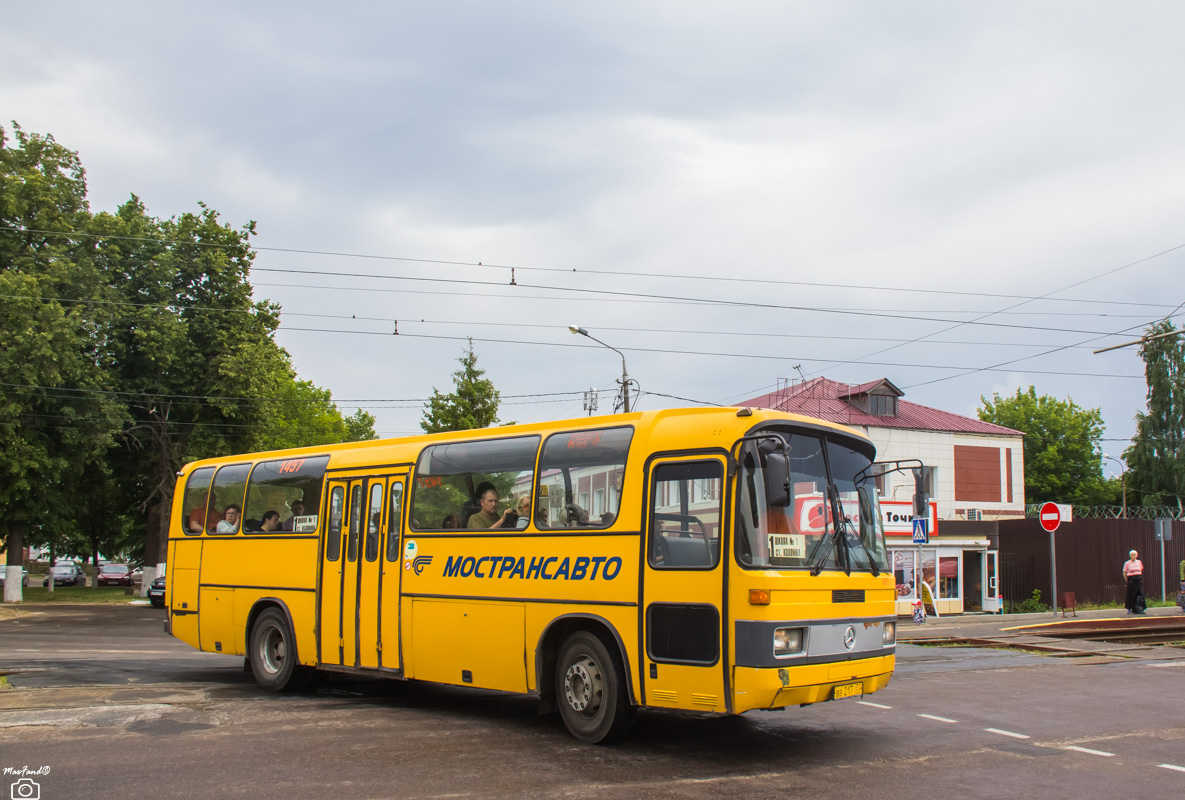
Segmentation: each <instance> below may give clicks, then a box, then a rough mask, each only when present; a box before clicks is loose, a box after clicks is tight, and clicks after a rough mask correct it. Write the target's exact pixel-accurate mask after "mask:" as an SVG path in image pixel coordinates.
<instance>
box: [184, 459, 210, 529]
mask: <svg viewBox="0 0 1185 800" xmlns="http://www.w3.org/2000/svg"><path fill="white" fill-rule="evenodd" d="M212 477H214V468H213V467H202V468H201V469H195V470H194V471H193V472H191V473H190V474H189V478H188V479H187V480H186V481H185V494H184V495H183V500H182V502H181V530H183V531H184V532H185V535H186V536H198V535H200V534H201V532H202V529H203V528H205V527H206V506H207V505H208V504H209V501H210V478H212Z"/></svg>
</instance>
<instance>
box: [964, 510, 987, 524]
mask: <svg viewBox="0 0 1185 800" xmlns="http://www.w3.org/2000/svg"><path fill="white" fill-rule="evenodd" d="M982 519H983V512H982V511H980V510H979V509H978V508H969V509H967V521H968V522H979V521H980V520H982Z"/></svg>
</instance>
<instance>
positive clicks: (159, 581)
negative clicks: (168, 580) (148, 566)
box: [148, 575, 165, 608]
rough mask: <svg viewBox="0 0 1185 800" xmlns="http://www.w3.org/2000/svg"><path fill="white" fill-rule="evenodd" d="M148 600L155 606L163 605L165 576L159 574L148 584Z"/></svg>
mask: <svg viewBox="0 0 1185 800" xmlns="http://www.w3.org/2000/svg"><path fill="white" fill-rule="evenodd" d="M148 602H150V603H152V604H153V605H154V606H156V607H157V608H164V607H165V576H164V575H161V576H160V577H159V578H156V579H155V580H153V581H152V583H150V584H149V585H148Z"/></svg>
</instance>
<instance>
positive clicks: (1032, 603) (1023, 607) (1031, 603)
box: [1008, 589, 1049, 614]
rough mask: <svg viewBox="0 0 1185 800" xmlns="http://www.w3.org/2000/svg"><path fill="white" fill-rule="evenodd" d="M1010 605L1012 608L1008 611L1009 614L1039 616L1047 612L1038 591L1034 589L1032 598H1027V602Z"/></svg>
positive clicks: (1047, 608) (1047, 607)
mask: <svg viewBox="0 0 1185 800" xmlns="http://www.w3.org/2000/svg"><path fill="white" fill-rule="evenodd" d="M1011 605H1012V608H1010V609H1009V611H1008V613H1010V614H1040V613H1042V612H1045V611H1048V610H1049V606H1047V605H1045V604H1044V603H1042V602H1041V590H1040V589H1034V590H1033V595H1032V597H1029V598H1028V599H1027V600H1022V601H1020V602H1019V603H1013V604H1011Z"/></svg>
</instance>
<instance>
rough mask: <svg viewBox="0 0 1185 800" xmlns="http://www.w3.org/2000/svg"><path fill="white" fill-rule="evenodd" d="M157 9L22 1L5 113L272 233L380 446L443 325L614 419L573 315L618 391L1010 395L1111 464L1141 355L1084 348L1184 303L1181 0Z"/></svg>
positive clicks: (410, 424) (299, 354) (285, 333)
mask: <svg viewBox="0 0 1185 800" xmlns="http://www.w3.org/2000/svg"><path fill="white" fill-rule="evenodd" d="M175 5H176V4H165V3H159V2H144V3H125V2H109V3H102V4H97V3H91V2H86V3H84V2H77V3H66V2H53V0H46V1H45V2H41V3H36V4H33V3H29V4H21V5H19V6H10V7H9V8H7V9H6V11H5V23H4V25H3V26H2V27H0V120H3V124H4V125H5V126H7V125H8V124H9V123H8V121H9V120H15V121H16V122H18V123H19V124H20V125H22V126H23V127H24V128H25V129H26V130H30V131H37V132H44V133H52V134H53V135H54V136H55V137H56V138H57V139H58V140H59V141H60V142H62V143H63V144H65V145H67V146H68V147H70V148H72V149H76V150H77V151H79V153H80V155H81V157H82V160H83V163H84V165H85V166H86V168H87V170H88V178H89V183H90V197H91V205H92V208H93V209H95V210H111V209H114V208H115V207H116V206H117V205H118V204H120V203H121V202H123V201H125V200H126V199H127V197H128V195H129V194H130V193H133V192H134V193H136V194H137V195H139V196H140V197H142V198H143V199H144V201H145V202H146V203H147V205H148V206H149V208H150V210H151V211H152V212H153V213H155V214H157V215H159V216H170V215H173V214H178V213H182V212H184V211H188V210H193V209H194V208H195V207H196V203H197V202H198V201H203V202H205V203H207V204H209V205H210V206H212V207H214V208H216V209H218V210H219V211H220V212H221V213H222V214H223V217H224V219H225V220H226V221H228V222H230V223H233V224H235V225H236V226H237V225H240V224H242V223H244V222H246V221H247V220H257V221H258V229H259V236H258V237H257V239H256V240H255V241H256V244H257V245H258V246H259V247H260V248H261V252H260V255H259V257H258V260H257V261H256V270H255V272H254V273H253V276H252V279H253V282H254V284H255V286H256V292H257V295H259V296H261V297H268V298H272V299H274V300H275V301H276V302H278V303H280V304H282V306H283V310H284V313H283V326H282V329H281V332H280V334H279V339H280V342H281V343H282V344H283V346H284V347H286V348H287V349H288V351H289V352H290V353H291V354H292V357H293V361H294V363H295V365H296V368H297V370H298V372H299V373H300V374H301V376H302V377H306V378H309V379H311V380H313V381H315V382H316V383H318V384H320V385H322V386H325V387H327V388H329V389H331V390H332V392H333V394H334V397H335V398H337V399H338V400H339V402H340V404H341V406H342V407H343V409H344V410H346V411H347V412H348V411H350V410H352V409H353V408H354V407H355V406H363V407H366V408H367V409H368V410H369V411H370V412H371V413H373V414H374V415H375V416H376V417H377V419H378V424H377V428H378V430H379V431H380V433H382V434H384V435H399V434H404V433H411V432H414V431H416V430H418V424H419V419H420V414H421V407H422V402H423V399H424V398H425V397H427V396H428V395H429V394H430V393H431V391H432V389H433V387H437V388H440V389H442V390H445V391H447V390H448V389H449V388H450V387H451V377H450V375H451V372H452V371H454V370H455V369H456V368H457V362H456V359H457V357H458V356H459V355H460V354H461V352H462V349H463V347H464V341H465V338H466V337H473V339H474V342H475V347H476V349H477V352H478V355H479V358H480V361H479V365H480V366H482V367H484V368H485V369H486V370H487V372H488V376H489V377H490V378H492V379H493V381H494V382H495V384H496V385H497V387H498V388H499V389H500V390H501V391H502V393H503V395H504V403H505V404H504V406H503V409H502V417H503V419H506V420H517V421H520V422H523V421H535V420H542V419H556V418H565V417H571V416H580V415H582V414H583V413H584V412H583V411H582V402H581V394H580V393H581V392H582V391H584V390H587V389H589V388H596V389H599V390H601V396H600V411H601V412H605V411H611V410H612V397H611V395H612V392H613V391H614V390H615V383H614V381H615V379H617V378H619V377H620V375H621V360H620V359H619V358H618V356H617V355H616V354H614V353H613V352H612V351H610V350H607V349H605V348H603V347H600V346H599V345H597V344H595V343H594V342H591V341H589V340H587V339H584V338H583V337H578V336H573V335H572V334H570V333H569V332H568V330H567V326H568V325H569V324H577V325H581V326H583V327H585V328H587V329H588V330H589V332H590V333H591V334H592V335H594V336H596V337H597V338H599V339H601V340H602V341H604V342H606V343H607V344H609V345H612V346H613V347H616V348H618V349H620V350H622V351H623V352H624V353H625V356H626V359H627V362H628V367H629V373H630V375H631V377H633V378H635V379H637V381H638V383H639V384H640V387H641V390H642V391H643V393H644V394H643V395H642V396H641V398H640V400H639V405H640V407H641V408H657V407H665V406H671V405H686V404H687V401H688V400H695V401H704V402H711V403H730V404H731V403H737V402H740V401H742V400H745V399H747V398H751V397H753V396H755V395H758V394H761V393H763V392H766V391H770V390H772V389H774V388H775V387H776V386H777V383H778V380H779V379H787V378H797V377H798V375H799V373H798V371H797V370H796V366H797V367H799V368H800V369H801V371H802V374H804V375H805V376H807V377H808V378H809V377H814V376H817V375H826V376H827V377H829V378H833V379H836V380H840V381H845V382H849V383H861V382H864V381H867V380H872V379H875V378H881V377H885V378H888V379H890V380H891V381H893V382H894V383H895V384H896V385H898V386H900V387H902V388H903V389H904V390H905V392H906V397H907V398H908V399H910V400H913V401H915V402H920V403H924V404H927V405H932V406H936V407H939V408H943V409H947V410H950V411H955V412H959V413H964V414H971V415H973V414H974V411H975V409H976V408H977V407H978V405H979V398H980V396H981V395H988V396H990V395H991V394H992V393H994V392H1002V393H1011V392H1013V391H1014V390H1015V389H1016V388H1017V387H1022V386H1023V387H1027V386H1028V385H1030V384H1033V385H1035V386H1036V387H1037V389H1038V391H1039V392H1041V393H1046V394H1052V395H1056V396H1058V397H1062V398H1064V397H1067V396H1069V397H1072V398H1073V399H1074V400H1075V401H1076V402H1077V403H1079V404H1081V405H1085V406H1088V407H1101V408H1102V411H1103V414H1104V418H1105V420H1106V422H1107V433H1106V434H1105V435H1106V437H1107V438H1108V440H1112V441H1107V442H1105V443H1104V449H1105V450H1108V451H1109V452H1112V454H1113V455H1118V453H1119V451H1121V450H1122V449H1123V447H1124V445H1125V441H1124V440H1126V439H1127V438H1129V437H1130V436H1131V434H1132V431H1133V423H1132V415H1133V414H1134V413H1135V412H1136V411H1139V410H1141V409H1142V408H1143V407H1144V399H1145V386H1144V381H1143V376H1142V362H1140V360H1139V358H1138V355H1137V353H1136V352H1135V349H1134V348H1132V349H1128V350H1123V351H1117V352H1114V353H1109V354H1104V355H1092V354H1091V350H1092V349H1097V348H1099V347H1102V346H1105V345H1107V344H1113V343H1118V342H1121V341H1126V340H1130V339H1131V338H1133V333H1135V334H1138V332H1139V331H1140V330H1141V329H1142V328H1143V326H1145V325H1147V324H1149V323H1150V322H1151V321H1153V320H1155V319H1157V318H1160V317H1163V316H1164V315H1166V314H1169V313H1171V312H1173V311H1174V309H1175V308H1176V307H1177V305H1178V304H1179V303H1182V302H1185V213H1183V212H1185V180H1182V176H1183V175H1185V103H1182V102H1181V98H1182V89H1183V87H1182V83H1183V79H1185V48H1182V47H1181V46H1180V32H1181V31H1182V30H1183V29H1185V6H1182V5H1180V4H1170V3H1163V2H1127V3H1111V2H1083V1H1082V0H1071V1H1067V2H1043V3H1033V2H993V3H956V2H949V1H948V0H942V1H938V0H935V2H892V3H875V2H864V3H843V2H826V3H823V2H814V3H793V2H777V3H774V2H764V3H754V2H733V3H729V4H723V3H700V2H689V1H682V2H673V1H672V2H639V1H637V0H635V2H629V3H596V4H587V3H586V4H576V3H554V2H518V3H514V2H502V3H465V2H424V3H406V2H393V3H387V4H382V7H381V8H378V7H377V6H379V4H373V6H375V7H372V5H371V4H363V5H355V4H352V3H348V2H339V3H335V4H330V5H326V4H322V3H315V4H313V3H293V2H285V3H263V2H260V3H251V4H237V3H217V2H208V3H202V4H189V5H188V6H187V7H186V8H184V9H183V8H179V7H177V8H175V7H174V6H175ZM1176 248H1180V249H1176ZM298 251H299V252H298ZM511 267H513V268H514V270H513V273H512V271H511ZM1177 313H1178V315H1179V316H1180V315H1181V314H1182V312H1181V311H1178V312H1177ZM396 320H397V321H398V331H399V335H398V336H395V335H393V331H394V330H395V321H396ZM674 398H684V399H674Z"/></svg>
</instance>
